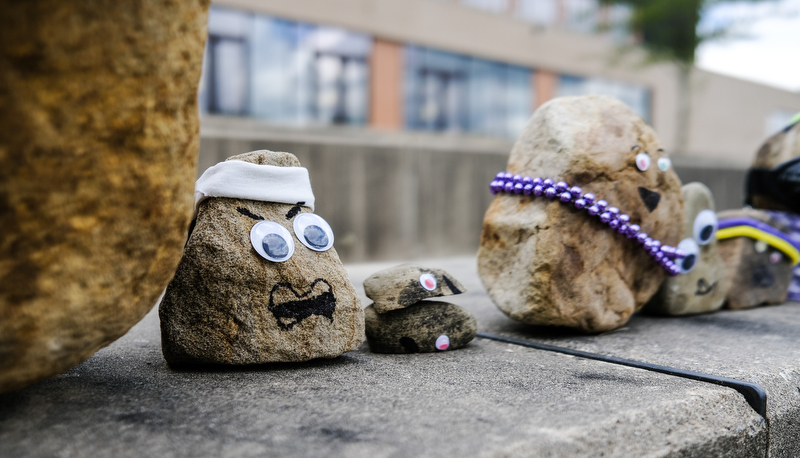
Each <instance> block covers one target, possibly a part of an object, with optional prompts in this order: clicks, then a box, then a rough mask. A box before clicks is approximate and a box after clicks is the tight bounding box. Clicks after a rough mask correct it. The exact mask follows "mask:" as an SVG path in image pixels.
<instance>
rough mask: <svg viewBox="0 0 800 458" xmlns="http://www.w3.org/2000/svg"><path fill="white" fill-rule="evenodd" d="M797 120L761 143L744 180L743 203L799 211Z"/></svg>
mask: <svg viewBox="0 0 800 458" xmlns="http://www.w3.org/2000/svg"><path fill="white" fill-rule="evenodd" d="M798 185H800V121H794V123H793V124H790V125H788V126H786V128H784V129H783V130H782V131H780V132H778V133H776V134H775V135H773V136H772V137H770V138H769V139H767V141H766V142H765V143H764V144H763V145H761V148H759V150H758V151H757V152H756V156H755V159H754V160H753V163H752V165H751V166H750V170H748V173H747V178H746V183H745V203H746V204H747V205H751V206H752V207H753V208H758V209H764V210H778V211H786V212H792V213H800V196H798V194H797V189H799V188H798Z"/></svg>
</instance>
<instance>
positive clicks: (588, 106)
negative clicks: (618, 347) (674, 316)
mask: <svg viewBox="0 0 800 458" xmlns="http://www.w3.org/2000/svg"><path fill="white" fill-rule="evenodd" d="M490 188H491V191H492V192H493V193H495V194H496V195H497V196H496V197H495V199H494V200H493V201H492V203H491V205H490V206H489V209H488V210H487V212H486V215H485V217H484V223H483V231H482V233H481V242H480V249H479V251H478V272H479V274H480V276H481V279H482V281H483V284H484V285H485V286H486V289H487V290H488V292H489V296H490V297H491V298H492V300H493V301H494V303H495V304H496V305H497V306H498V308H500V310H501V311H503V312H504V313H505V314H507V315H508V316H509V317H511V318H513V319H515V320H519V321H522V322H525V323H529V324H535V325H554V326H568V327H572V328H577V329H581V330H583V331H586V332H601V331H607V330H611V329H614V328H617V327H619V326H622V325H624V324H625V323H626V322H627V321H628V319H629V318H630V317H631V315H632V314H633V313H634V312H635V311H637V310H639V309H640V308H641V307H642V306H644V304H645V303H646V302H647V301H648V300H649V299H650V298H651V297H652V296H653V295H654V294H655V292H656V291H657V290H658V288H659V285H660V284H661V282H662V281H663V280H664V278H665V276H666V275H676V274H678V273H679V268H678V267H677V264H676V262H677V261H679V260H680V257H681V256H682V253H680V252H679V251H677V250H676V248H675V245H676V244H677V243H678V242H679V241H680V240H681V233H682V232H683V226H684V214H683V199H682V197H681V190H680V188H681V183H680V180H679V179H678V176H677V175H676V174H675V172H674V170H673V169H672V167H671V162H670V160H669V158H668V156H667V153H666V151H665V150H664V149H663V148H662V146H661V142H660V141H659V139H658V137H657V136H656V134H655V132H654V131H653V129H652V128H650V127H649V126H648V125H647V124H646V123H645V122H644V121H643V120H642V119H641V118H640V117H639V116H638V115H637V114H636V113H634V112H633V111H632V110H631V109H630V108H628V107H627V106H626V105H624V104H623V103H621V102H619V101H618V100H616V99H615V98H613V97H607V96H584V97H561V98H557V99H554V100H551V101H550V102H547V103H546V104H544V105H543V106H541V107H540V108H539V109H537V110H536V112H535V113H534V115H533V117H532V118H531V120H530V121H529V122H528V124H527V125H526V127H525V129H524V130H523V132H522V134H521V136H520V137H519V139H518V140H517V142H516V143H515V145H514V148H513V149H512V151H511V156H510V157H509V160H508V166H507V169H506V170H505V171H504V172H503V174H502V175H501V174H498V177H497V179H495V180H494V181H493V182H492V183H491V186H490Z"/></svg>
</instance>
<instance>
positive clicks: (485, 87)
mask: <svg viewBox="0 0 800 458" xmlns="http://www.w3.org/2000/svg"><path fill="white" fill-rule="evenodd" d="M629 14H630V12H629V11H628V10H626V9H625V8H622V7H613V8H608V7H601V6H600V5H599V2H598V1H597V0H402V1H401V0H214V1H213V2H212V8H211V11H210V15H209V40H208V45H207V49H206V56H205V61H204V72H203V75H204V76H203V80H202V83H201V91H200V95H199V100H200V107H201V114H202V117H201V138H202V141H201V158H200V168H201V170H203V169H205V167H208V166H210V165H212V164H213V163H215V162H217V161H219V160H222V159H224V158H225V157H227V156H229V155H232V154H236V153H239V152H243V151H244V150H246V149H248V148H254V147H265V148H271V149H277V148H278V147H281V148H283V149H285V150H289V151H291V152H300V154H298V156H303V155H304V154H305V157H301V161H303V162H304V164H306V163H307V162H310V163H312V164H311V166H310V167H309V168H311V169H312V179H313V180H315V183H316V182H319V183H320V186H321V187H325V188H326V190H325V193H326V194H328V193H331V194H329V195H330V197H328V198H329V199H330V200H331V202H332V201H333V200H334V198H333V196H337V195H339V194H337V192H339V193H340V194H343V195H344V194H346V195H347V196H349V197H347V198H346V199H345V198H344V197H342V199H344V200H343V202H340V203H335V204H333V203H331V205H332V207H335V208H338V209H339V211H338V213H337V214H336V216H333V215H330V216H326V218H328V219H333V221H331V224H332V225H333V226H334V229H335V230H336V226H337V225H338V226H340V227H342V228H343V230H344V231H345V233H346V234H345V235H346V237H345V242H346V241H347V240H351V241H352V244H351V245H352V248H353V249H352V250H350V248H348V247H347V243H345V246H344V247H342V248H340V251H343V253H344V257H345V258H346V259H373V258H376V257H377V258H381V257H398V256H400V257H419V256H425V255H426V254H430V255H438V254H451V253H453V252H468V251H469V250H471V249H474V247H476V246H477V234H478V233H479V231H480V221H481V219H482V214H483V211H484V210H485V206H486V205H488V200H487V199H485V198H483V197H478V196H477V195H476V196H473V197H472V198H473V200H474V201H475V202H477V203H479V204H478V205H477V206H476V207H475V208H474V209H473V208H466V207H465V208H463V209H461V211H460V213H459V214H458V215H455V214H454V215H450V216H449V218H450V219H449V220H450V221H456V222H458V224H461V225H463V226H464V228H465V229H464V230H465V231H466V232H465V233H466V234H468V235H465V236H464V238H463V240H461V239H459V238H458V237H455V238H453V237H450V238H449V239H448V238H444V239H442V240H439V239H437V237H438V236H437V234H436V233H435V232H436V231H446V228H445V226H446V225H447V224H448V223H447V220H448V219H447V218H445V219H443V220H442V227H438V226H437V227H438V228H434V227H430V228H428V227H427V226H426V223H425V221H426V219H430V218H434V219H435V218H438V217H439V216H440V215H437V216H432V215H431V212H436V211H437V210H435V209H433V208H432V207H430V205H431V204H430V202H429V201H424V200H425V198H426V197H431V196H424V195H421V194H419V193H420V191H419V190H420V188H425V186H427V184H425V183H423V182H422V180H424V179H428V178H425V177H428V172H427V171H425V170H422V169H418V168H415V167H425V166H426V164H427V166H429V167H433V168H440V169H441V170H440V171H441V173H445V174H447V171H448V170H453V171H455V170H461V171H460V172H458V173H461V174H462V175H463V176H462V178H463V180H466V181H467V182H468V183H469V186H470V187H479V188H480V190H481V192H482V191H483V188H484V187H485V186H484V185H485V184H486V183H488V181H486V183H484V182H483V181H485V177H484V175H486V176H487V177H490V176H491V175H492V174H493V173H495V172H496V171H497V170H499V169H502V168H504V163H505V158H506V156H507V154H508V152H509V151H510V149H511V144H512V142H513V139H514V138H515V137H516V136H517V135H518V134H519V132H520V131H521V129H522V127H523V126H524V125H525V123H526V121H527V119H528V118H529V117H530V115H531V114H532V112H533V111H534V110H535V109H536V107H538V106H540V105H541V104H543V103H545V102H546V101H548V100H550V99H552V98H553V97H558V96H564V95H582V94H607V95H614V96H616V97H617V98H619V99H620V100H621V101H623V102H624V103H626V104H627V105H628V106H630V107H631V108H632V109H633V110H634V111H636V112H637V113H638V114H639V115H640V116H642V118H643V119H644V120H645V121H647V122H648V123H650V124H651V125H652V126H653V127H654V128H655V129H656V131H657V132H658V134H659V136H660V138H661V139H662V141H663V142H664V144H665V147H666V148H667V149H668V150H670V151H671V152H672V154H673V162H674V163H675V164H676V166H677V167H678V168H679V172H680V171H682V175H681V177H682V179H683V180H684V181H691V180H693V179H703V177H707V178H705V179H704V181H707V182H708V183H707V184H709V185H710V186H711V187H712V190H714V191H715V193H716V194H718V195H719V196H718V200H719V199H720V197H723V198H724V199H728V200H729V202H728V201H725V202H724V203H723V205H722V206H723V207H731V206H736V205H739V204H738V201H739V200H738V199H739V197H738V196H739V195H740V194H741V190H739V189H738V187H739V184H738V183H736V184H731V183H727V182H718V181H719V180H718V179H715V178H714V177H723V176H725V177H728V178H729V180H728V181H730V179H734V180H738V179H740V178H736V177H739V175H741V174H742V173H743V172H742V171H743V169H744V168H745V167H746V166H747V164H748V163H749V162H750V160H751V158H752V156H753V154H754V153H755V150H756V148H757V147H758V146H759V144H760V143H761V142H762V141H763V140H764V139H765V138H766V136H767V135H768V134H769V133H771V132H772V131H777V130H778V129H780V127H781V126H782V124H784V123H786V122H787V121H788V119H789V118H790V117H791V115H793V114H794V113H795V112H797V111H800V94H798V93H791V92H787V91H782V90H779V89H775V88H771V87H767V86H763V85H758V84H754V83H749V82H746V81H742V80H737V79H734V78H729V77H725V76H722V75H717V74H713V73H709V72H704V71H700V70H695V71H694V73H693V75H692V78H691V83H690V94H691V108H690V110H689V114H688V116H689V119H690V121H689V123H688V124H689V132H688V133H687V134H688V137H687V138H688V141H687V142H686V145H687V146H686V148H685V150H684V151H676V150H675V148H676V146H677V145H678V144H679V141H678V138H679V134H680V133H679V132H678V131H677V129H678V126H679V125H680V123H679V122H678V117H679V116H680V114H679V112H678V107H679V103H678V101H679V97H680V86H679V81H678V70H677V68H676V67H675V66H673V65H671V64H668V63H658V64H650V65H648V64H646V62H647V58H646V55H645V53H644V52H643V51H642V50H641V49H638V48H637V47H636V37H635V36H632V35H631V34H629V33H628V32H627V31H626V30H625V27H624V23H625V20H626V19H627V17H628V15H629ZM342 148H345V149H346V148H350V150H351V151H358V152H353V153H352V154H350V155H348V154H346V153H344V152H343V151H342V150H341V149H342ZM304 152H305V153H304ZM371 154H372V155H374V156H375V157H372V159H370V158H369V157H370V155H371ZM326 155H327V156H326ZM359 155H362V156H363V157H361V159H358V158H357V157H358V156H359ZM392 155H398V158H396V160H397V161H399V162H397V163H395V159H390V158H389V157H390V156H392ZM333 156H336V157H337V158H339V160H340V161H344V163H345V164H349V165H351V166H352V167H349V168H347V167H345V168H341V167H340V166H338V165H337V170H340V173H341V174H343V176H342V178H343V179H346V180H348V182H349V183H350V184H349V185H347V186H349V188H348V189H350V188H352V187H353V186H356V187H357V186H358V185H357V183H360V182H363V184H364V186H365V188H364V189H362V190H361V191H359V192H366V193H369V192H370V191H369V185H368V184H367V181H369V180H368V179H366V180H367V181H365V179H364V178H359V177H357V176H355V175H354V174H353V173H352V170H355V169H358V168H359V167H362V166H365V165H364V164H367V163H371V162H370V161H371V160H373V159H375V158H377V157H378V156H380V157H382V158H383V159H381V160H377V159H375V160H376V161H377V162H373V163H372V166H371V167H379V166H386V167H393V165H392V164H394V166H395V167H396V168H395V170H394V171H391V172H392V173H389V174H388V175H386V176H384V180H383V182H384V183H389V184H390V183H395V185H396V186H397V188H396V189H394V190H393V193H394V194H390V195H387V196H386V198H388V199H389V200H390V201H391V202H388V203H387V202H383V203H380V202H376V203H375V204H374V205H377V206H380V207H382V208H381V209H380V211H377V210H378V209H377V207H376V208H375V209H373V210H376V212H373V211H371V210H370V209H369V205H371V204H369V203H368V202H366V200H368V199H366V198H364V197H363V196H362V197H359V196H356V195H354V194H353V192H355V191H353V190H352V189H351V190H349V191H347V192H342V191H341V188H342V184H341V183H339V184H336V183H334V182H333V181H332V182H331V183H330V184H329V185H328V184H322V183H327V180H328V177H324V178H323V176H325V174H327V173H328V172H329V169H328V170H325V169H322V168H319V169H316V168H315V167H316V165H314V164H322V163H326V161H327V159H329V158H330V157H333ZM414 158H416V159H414ZM359 161H361V162H359ZM365 161H366V162H365ZM403 161H406V162H408V161H411V162H413V163H414V164H416V165H409V164H411V163H410V162H409V163H407V164H406V166H408V167H411V168H403V167H405V166H403V167H400V166H398V164H400V163H403ZM415 161H416V162H415ZM441 161H451V162H452V163H448V164H449V165H447V164H440V162H441ZM359 163H361V164H362V165H358V164H359ZM464 163H469V164H474V166H475V167H479V164H483V165H480V167H484V168H486V169H487V170H483V169H481V170H479V169H477V168H476V169H474V170H466V169H463V167H464V165H463V164H464ZM380 164H383V165H380ZM488 164H492V165H491V166H489V165H488ZM470 167H471V166H470ZM462 169H463V170H462ZM489 169H490V170H489ZM401 170H402V171H403V172H402V173H405V174H407V175H408V176H405V177H403V176H394V175H393V174H399V173H401V172H400V171H401ZM364 173H368V174H369V173H373V174H374V173H377V171H376V170H374V169H372V168H369V167H368V168H367V169H364ZM454 173H455V172H454ZM380 174H381V175H385V174H384V172H383V171H381V172H380ZM726 174H727V175H726ZM390 175H391V176H390ZM429 178H430V179H435V178H436V177H434V176H431V177H429ZM438 178H439V179H440V180H445V181H448V180H450V178H449V177H448V178H447V179H445V178H443V177H441V176H439V177H438ZM463 180H462V181H463ZM714 180H716V181H714ZM334 181H335V180H334ZM353 183H355V184H353ZM389 184H387V185H386V186H389ZM453 185H454V186H456V188H458V187H459V186H462V187H463V186H465V185H464V184H463V182H459V183H457V184H456V183H453ZM432 186H433V187H432V188H431V189H433V188H436V186H434V185H432ZM734 187H735V188H736V191H732V189H733V188H734ZM316 188H317V184H315V191H316V192H319V191H317V189H316ZM412 188H415V189H412ZM337 189H338V190H339V191H337ZM459 189H460V188H459ZM461 191H462V195H463V191H464V189H461ZM436 192H437V193H439V194H442V193H443V194H444V195H448V196H449V195H450V193H451V192H454V191H453V190H452V189H449V188H448V189H437V191H436ZM356 194H358V192H357V193H356ZM470 195H471V194H470ZM398 196H400V197H398ZM402 196H405V197H402ZM457 198H458V197H456V194H453V199H457ZM365 199H366V200H365ZM403 199H405V200H403ZM432 200H433V201H436V200H437V199H436V198H432ZM450 204H451V206H452V204H453V203H452V202H451V203H450ZM359 206H361V207H360V209H355V207H359ZM383 207H385V208H383ZM320 209H321V211H322V214H324V213H325V210H324V206H323V204H322V203H320ZM384 213H385V215H384ZM440 213H441V211H440ZM446 213H447V212H445V214H446ZM368 214H373V216H374V215H375V214H380V215H384V216H382V218H384V220H383V221H378V222H376V221H372V220H370V219H369V217H368V216H365V215H368ZM412 214H413V215H412ZM359 215H361V216H359ZM398 215H399V216H398ZM401 216H402V218H401ZM354 220H359V221H361V222H358V223H354V222H353V221H354ZM434 226H436V225H434ZM376 227H378V228H380V227H383V228H384V229H386V230H384V231H383V232H380V233H378V234H377V235H376V234H375V228H376ZM398 231H399V232H398ZM431 231H434V232H431ZM368 233H369V234H371V235H369V236H368V235H367V234H368ZM390 233H391V234H393V235H386V237H387V240H385V241H381V240H382V239H381V240H379V239H380V237H381V235H380V234H390ZM348 234H349V235H352V237H347V235H348ZM370 237H371V238H370ZM376 237H377V238H376ZM368 239H369V240H372V242H369V243H368V242H367V240H368ZM339 240H341V239H339ZM434 240H438V241H437V242H435V243H434V242H433V241H434ZM454 240H456V241H454ZM459 240H460V241H459ZM359 241H360V242H363V243H360V242H359ZM370 243H371V245H370ZM434 245H435V247H434ZM337 246H339V242H337ZM432 247H434V248H432ZM437 247H438V248H437Z"/></svg>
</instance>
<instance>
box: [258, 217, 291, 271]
mask: <svg viewBox="0 0 800 458" xmlns="http://www.w3.org/2000/svg"><path fill="white" fill-rule="evenodd" d="M250 243H252V244H253V248H255V250H256V252H258V254H260V255H261V256H262V257H263V258H264V259H267V260H269V261H272V262H283V261H286V260H287V259H289V258H291V257H292V255H293V254H294V240H292V233H291V232H289V231H288V230H287V229H286V228H285V227H283V226H281V225H280V224H278V223H275V222H272V221H261V222H259V223H257V224H256V225H255V226H253V228H252V229H250Z"/></svg>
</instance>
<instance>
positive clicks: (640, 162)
mask: <svg viewBox="0 0 800 458" xmlns="http://www.w3.org/2000/svg"><path fill="white" fill-rule="evenodd" d="M636 168H638V169H639V170H641V171H642V172H644V171H645V170H647V169H649V168H650V155H649V154H647V153H639V154H637V155H636Z"/></svg>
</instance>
